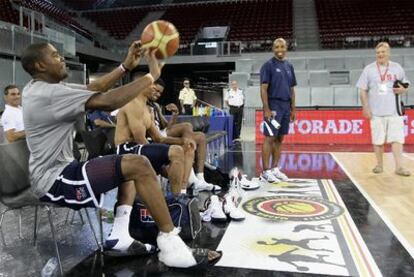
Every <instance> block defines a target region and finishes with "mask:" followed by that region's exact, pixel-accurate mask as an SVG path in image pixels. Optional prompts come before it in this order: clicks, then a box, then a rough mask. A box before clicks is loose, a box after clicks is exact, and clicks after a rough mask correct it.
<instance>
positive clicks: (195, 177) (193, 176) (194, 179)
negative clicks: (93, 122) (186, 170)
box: [188, 168, 198, 184]
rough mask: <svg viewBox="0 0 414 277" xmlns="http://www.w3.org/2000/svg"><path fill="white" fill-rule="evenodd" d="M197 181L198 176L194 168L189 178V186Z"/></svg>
mask: <svg viewBox="0 0 414 277" xmlns="http://www.w3.org/2000/svg"><path fill="white" fill-rule="evenodd" d="M197 181H198V179H197V176H196V175H195V173H194V169H193V168H192V169H191V171H190V177H188V183H189V184H194V183H195V182H197Z"/></svg>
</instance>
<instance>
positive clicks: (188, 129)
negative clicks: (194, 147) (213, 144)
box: [180, 122, 193, 132]
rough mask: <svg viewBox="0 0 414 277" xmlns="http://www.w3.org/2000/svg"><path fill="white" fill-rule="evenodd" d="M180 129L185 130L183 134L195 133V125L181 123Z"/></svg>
mask: <svg viewBox="0 0 414 277" xmlns="http://www.w3.org/2000/svg"><path fill="white" fill-rule="evenodd" d="M180 125H181V126H180V127H181V128H182V129H183V132H192V131H193V125H192V124H191V123H190V122H183V123H180Z"/></svg>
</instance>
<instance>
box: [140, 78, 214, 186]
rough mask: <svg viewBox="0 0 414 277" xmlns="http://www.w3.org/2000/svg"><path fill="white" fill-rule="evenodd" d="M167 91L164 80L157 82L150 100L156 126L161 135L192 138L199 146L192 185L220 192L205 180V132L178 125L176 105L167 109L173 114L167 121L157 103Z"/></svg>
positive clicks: (192, 172)
mask: <svg viewBox="0 0 414 277" xmlns="http://www.w3.org/2000/svg"><path fill="white" fill-rule="evenodd" d="M164 89H165V83H164V81H163V80H162V79H158V80H157V81H155V93H153V96H152V97H151V98H150V99H149V100H150V101H148V105H149V106H150V107H152V109H153V113H154V120H155V125H156V126H157V127H158V129H159V130H160V133H161V135H163V136H170V137H176V138H190V139H192V140H194V141H195V142H196V144H197V151H196V159H195V160H196V162H195V164H196V165H195V167H196V172H197V173H194V169H192V170H191V172H190V179H189V182H190V184H194V189H195V190H196V191H218V190H220V189H221V188H220V186H217V185H213V184H209V183H207V182H206V180H204V162H205V160H206V154H207V140H206V136H205V134H204V133H203V132H194V131H193V125H191V123H189V122H183V123H177V116H178V114H179V111H178V108H177V106H176V105H175V104H173V103H171V104H168V105H167V106H166V107H165V108H166V110H168V111H170V112H171V113H172V117H171V120H170V121H167V120H166V119H165V117H164V116H163V114H162V112H161V107H160V105H159V104H158V103H156V101H157V100H158V99H159V98H160V97H161V95H162V93H163V92H164Z"/></svg>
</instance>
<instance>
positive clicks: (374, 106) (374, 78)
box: [357, 42, 411, 176]
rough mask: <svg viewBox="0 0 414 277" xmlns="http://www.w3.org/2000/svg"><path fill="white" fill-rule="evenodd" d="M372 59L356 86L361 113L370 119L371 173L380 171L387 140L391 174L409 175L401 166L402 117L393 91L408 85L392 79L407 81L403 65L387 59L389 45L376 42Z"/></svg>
mask: <svg viewBox="0 0 414 277" xmlns="http://www.w3.org/2000/svg"><path fill="white" fill-rule="evenodd" d="M375 51H376V61H375V62H373V63H371V64H369V65H367V66H366V67H365V68H364V71H363V72H362V74H361V76H360V78H359V80H358V82H357V87H358V89H359V90H360V95H361V102H362V107H363V115H364V117H366V118H367V119H370V123H371V136H372V144H373V145H374V152H375V156H376V159H377V165H376V166H375V167H374V169H373V170H372V171H373V172H374V173H376V174H378V173H382V172H383V153H384V144H385V143H391V147H392V153H393V156H394V159H395V174H397V175H400V176H410V175H411V173H410V171H408V170H407V169H405V168H403V166H402V145H403V144H404V118H403V116H401V115H400V114H398V110H399V109H400V107H399V105H400V103H399V101H397V97H396V95H402V94H404V93H407V91H408V89H407V88H404V87H403V86H402V85H399V87H398V88H393V85H394V82H395V81H396V80H400V81H402V82H403V83H409V81H408V80H407V78H406V76H405V72H404V69H403V68H402V67H401V65H399V64H398V63H396V62H392V61H390V60H389V59H390V46H389V44H388V43H386V42H381V43H379V44H378V45H377V46H376V48H375Z"/></svg>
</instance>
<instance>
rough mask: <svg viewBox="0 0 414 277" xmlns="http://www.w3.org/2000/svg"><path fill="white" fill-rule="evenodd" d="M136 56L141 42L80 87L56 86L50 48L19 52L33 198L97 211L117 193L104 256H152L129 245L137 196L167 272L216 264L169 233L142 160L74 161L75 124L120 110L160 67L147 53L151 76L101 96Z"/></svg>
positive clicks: (61, 73) (57, 61)
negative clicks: (91, 114)
mask: <svg viewBox="0 0 414 277" xmlns="http://www.w3.org/2000/svg"><path fill="white" fill-rule="evenodd" d="M142 53H143V51H142V49H141V47H140V42H139V41H136V42H134V43H132V45H131V46H130V48H129V50H128V55H127V57H126V59H125V61H124V62H123V63H122V64H121V65H120V66H119V67H118V68H116V69H114V70H113V71H112V72H110V73H108V74H106V75H104V76H102V77H101V78H99V79H98V80H96V81H94V82H92V83H90V84H89V85H87V86H82V85H76V84H66V83H62V80H64V79H65V78H66V77H67V72H66V64H65V59H64V58H63V57H62V56H60V54H59V53H58V52H57V50H56V49H55V47H53V45H51V44H48V43H39V44H32V45H30V46H29V47H28V48H27V49H26V50H25V51H24V53H23V55H22V59H21V62H22V66H23V68H24V69H25V71H27V72H28V73H29V74H30V75H31V76H32V78H33V79H32V80H31V81H30V82H29V83H28V84H27V85H26V86H25V88H24V90H23V101H22V102H23V103H22V104H23V121H24V125H25V129H26V137H27V144H28V147H29V150H30V160H29V170H30V181H31V184H32V186H33V192H34V193H35V194H36V195H37V196H38V197H39V199H40V200H41V201H45V202H52V203H55V204H58V205H61V206H67V207H70V208H73V209H80V208H83V207H98V206H99V202H100V201H101V200H102V199H101V194H102V193H104V192H106V191H109V190H111V189H113V188H115V187H119V193H118V194H119V196H118V202H119V203H120V206H119V207H118V208H117V210H116V218H115V220H114V225H113V228H112V231H111V234H110V235H109V238H108V239H107V241H106V251H107V253H108V254H113V255H117V256H119V255H123V254H125V255H128V254H137V253H138V254H140V253H150V252H152V251H153V250H154V248H153V247H151V246H150V245H144V244H142V243H140V242H137V241H134V239H132V238H131V236H130V235H129V232H128V225H129V217H130V212H131V210H132V204H133V202H134V199H135V197H136V195H139V197H140V198H141V199H142V200H143V202H144V203H145V205H146V207H147V208H148V210H149V211H150V213H151V215H152V217H153V218H154V220H155V222H156V223H157V225H158V228H159V230H160V233H159V235H158V238H157V244H158V248H159V249H160V252H159V254H158V257H159V260H160V261H162V262H164V263H165V264H166V265H167V266H172V267H184V268H185V267H191V266H194V265H197V263H198V262H199V261H200V259H199V258H201V259H203V261H205V260H207V259H206V257H207V256H208V258H209V260H217V259H218V258H220V256H221V255H220V254H219V253H218V252H215V251H207V250H205V251H194V252H192V251H191V249H189V248H188V247H187V246H186V245H185V244H184V242H183V241H182V240H181V238H180V237H179V236H178V233H179V230H178V229H177V228H174V225H173V223H172V220H171V217H170V214H169V212H168V209H167V205H166V202H165V199H164V196H163V194H162V191H161V188H160V185H159V184H158V182H157V179H156V176H155V173H154V170H153V169H152V167H151V165H150V163H149V161H148V159H147V158H145V157H144V156H138V155H122V156H120V155H109V156H104V157H100V158H96V159H92V160H89V161H87V162H84V163H83V162H78V161H76V160H75V159H74V158H73V154H72V148H73V147H72V133H73V130H74V128H75V122H76V120H77V119H78V118H79V116H82V115H83V114H84V112H85V109H97V110H104V111H111V110H114V109H117V108H120V107H122V106H123V105H125V104H127V103H128V102H129V101H131V100H132V99H134V98H135V97H137V95H138V94H139V92H140V91H143V90H144V89H145V88H147V87H148V86H151V85H152V84H153V82H154V80H156V79H158V78H159V76H160V73H161V68H160V67H159V65H158V61H157V59H156V58H155V51H152V52H151V53H150V52H149V51H148V50H146V51H145V58H146V60H147V62H148V66H149V71H150V73H148V74H146V75H145V76H143V77H141V78H139V79H137V80H135V81H134V82H132V83H130V84H128V85H125V86H122V87H119V88H116V89H113V90H110V91H108V92H106V91H107V90H109V89H110V88H111V87H112V86H113V85H114V84H115V83H116V82H117V81H118V79H120V78H121V77H122V76H123V75H124V74H125V73H126V72H127V71H128V70H132V69H133V68H134V67H135V66H137V65H138V63H139V61H140V57H141V54H142ZM94 92H97V93H94ZM102 92H106V93H102ZM200 253H202V254H204V256H202V255H200Z"/></svg>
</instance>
